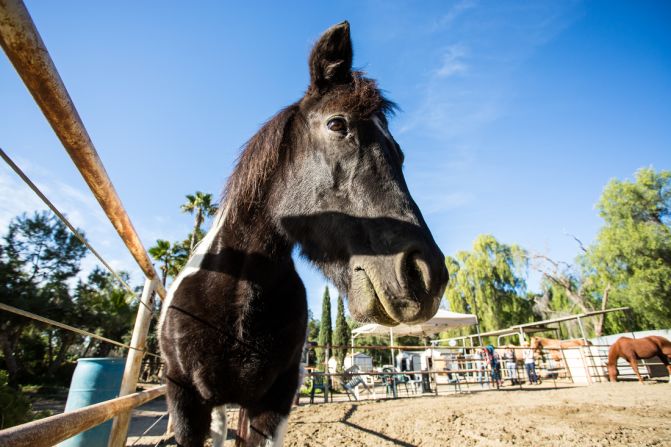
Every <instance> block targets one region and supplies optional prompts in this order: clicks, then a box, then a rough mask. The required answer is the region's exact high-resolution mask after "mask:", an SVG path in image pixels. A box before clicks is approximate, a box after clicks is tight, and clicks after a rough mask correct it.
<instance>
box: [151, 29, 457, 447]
mask: <svg viewBox="0 0 671 447" xmlns="http://www.w3.org/2000/svg"><path fill="white" fill-rule="evenodd" d="M309 66H310V76H311V79H310V86H309V88H308V90H307V92H306V93H305V95H304V96H303V97H302V98H301V99H300V100H299V101H298V102H296V103H294V104H292V105H290V106H289V107H287V108H285V109H284V110H282V111H281V112H279V113H278V114H277V115H275V116H274V117H273V118H272V119H271V120H270V121H268V122H267V123H266V124H265V125H264V126H263V127H262V128H261V130H259V132H258V133H257V134H256V135H254V136H253V137H252V138H251V140H249V142H248V143H247V144H246V146H245V148H244V150H243V152H242V154H241V155H240V159H239V161H238V164H237V166H236V168H235V170H234V172H233V174H232V175H231V177H230V179H229V181H228V184H227V186H226V191H225V195H224V199H223V203H222V204H221V206H220V212H219V213H218V215H217V216H216V218H215V222H214V224H213V227H212V229H211V230H210V231H209V232H208V234H207V235H206V236H205V238H204V239H203V241H202V242H201V243H200V244H199V245H198V247H197V248H196V250H195V252H194V254H193V256H192V257H191V259H190V260H189V262H188V264H187V266H186V267H185V269H184V270H183V271H182V273H181V274H180V275H179V276H178V277H177V278H176V280H175V281H174V284H173V285H172V287H171V288H170V292H169V295H168V298H167V300H166V302H165V303H164V309H163V311H162V315H161V322H162V324H161V328H160V343H161V352H162V354H163V358H164V359H165V363H166V378H167V382H168V405H169V410H170V414H171V416H172V419H173V427H174V432H175V437H176V440H177V442H178V443H179V444H180V445H183V446H200V445H202V444H203V442H204V440H205V437H206V436H207V433H208V430H209V429H210V426H212V433H213V438H214V440H215V445H220V444H223V439H224V438H225V436H226V421H225V413H224V411H223V408H224V407H223V405H225V404H228V403H234V404H239V405H240V407H241V408H244V409H245V412H246V414H247V415H248V418H249V427H248V429H247V432H248V437H247V439H246V440H245V441H244V442H246V444H247V445H253V446H257V445H281V444H282V437H283V434H284V431H285V429H286V423H287V418H288V415H289V411H290V409H291V405H292V401H293V399H294V396H295V393H296V391H297V388H298V386H299V375H300V373H299V368H300V367H299V362H300V357H301V350H302V347H303V343H304V340H305V333H306V323H307V321H306V320H307V304H306V298H305V289H304V287H303V284H302V282H301V280H300V278H299V277H298V275H297V273H296V270H295V268H294V263H293V261H292V259H291V252H292V249H293V247H294V246H296V245H298V246H299V247H300V249H301V251H302V254H303V256H305V257H306V258H307V259H309V260H310V261H311V262H312V263H314V264H315V265H316V266H317V267H318V268H319V269H320V270H321V271H322V272H323V273H324V274H325V275H326V276H327V277H328V278H329V279H330V280H331V281H333V283H334V284H335V285H336V287H337V288H338V290H339V291H340V293H342V294H343V295H346V296H347V297H348V299H349V309H350V312H351V314H352V316H353V317H354V318H355V319H358V320H361V321H374V322H378V323H382V324H386V325H390V326H393V325H396V324H398V323H401V322H403V323H415V322H421V321H424V320H427V319H429V318H430V317H432V316H433V315H434V314H435V312H436V310H437V309H438V304H439V302H440V298H441V296H442V294H443V291H444V289H445V285H446V284H447V279H448V275H447V270H446V268H445V264H444V257H443V254H442V253H441V252H440V250H439V249H438V247H437V246H436V244H435V242H434V240H433V238H432V236H431V233H430V232H429V229H428V228H427V226H426V223H425V222H424V219H423V218H422V215H421V214H420V211H419V209H418V208H417V205H416V204H415V202H414V201H413V199H412V197H410V193H409V192H408V188H407V186H406V184H405V180H404V178H403V172H402V165H403V152H402V151H401V148H400V147H399V145H398V144H397V143H396V141H395V140H394V138H393V137H392V136H391V134H390V133H389V129H388V127H387V116H388V115H389V114H390V113H391V112H392V111H393V104H392V103H390V102H389V101H387V100H386V99H385V98H384V97H383V96H382V94H381V93H380V91H379V90H378V88H377V84H376V83H375V82H374V81H373V80H370V79H367V78H365V77H363V75H362V74H361V73H358V72H355V71H352V43H351V41H350V33H349V24H348V23H347V22H343V23H341V24H339V25H335V26H333V27H331V28H330V29H328V30H327V31H326V32H325V33H324V34H323V35H322V36H321V38H320V39H319V40H318V42H317V43H316V44H315V46H314V48H313V49H312V52H311V54H310V58H309ZM211 414H212V415H213V417H214V419H213V418H212V416H211Z"/></svg>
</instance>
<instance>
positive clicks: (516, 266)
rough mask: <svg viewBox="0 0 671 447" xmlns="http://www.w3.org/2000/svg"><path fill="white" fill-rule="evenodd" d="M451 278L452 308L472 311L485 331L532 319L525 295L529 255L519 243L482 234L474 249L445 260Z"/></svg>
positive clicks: (449, 299) (447, 290)
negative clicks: (501, 240)
mask: <svg viewBox="0 0 671 447" xmlns="http://www.w3.org/2000/svg"><path fill="white" fill-rule="evenodd" d="M445 262H446V264H447V269H448V271H449V272H450V281H449V283H448V285H447V289H446V291H445V298H446V299H447V301H448V303H449V305H450V309H451V310H453V311H455V312H465V313H473V314H475V315H477V317H478V319H479V321H480V328H481V330H482V331H490V330H494V329H500V328H505V327H508V326H510V325H513V324H521V323H526V322H528V321H529V320H530V319H531V318H532V309H531V302H530V301H529V300H528V299H527V298H526V282H525V279H524V278H525V275H526V269H527V265H528V255H527V253H526V251H525V250H523V249H522V248H521V247H519V246H517V245H506V244H503V243H501V242H499V241H497V240H496V239H495V238H494V236H491V235H480V236H478V237H477V238H476V240H475V242H474V243H473V249H472V250H471V251H460V252H458V253H457V254H456V255H455V256H454V257H451V256H448V257H447V259H446V261H445Z"/></svg>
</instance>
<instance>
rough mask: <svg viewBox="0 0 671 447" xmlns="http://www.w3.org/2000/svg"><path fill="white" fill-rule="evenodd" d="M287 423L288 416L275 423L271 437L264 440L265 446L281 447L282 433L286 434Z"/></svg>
mask: <svg viewBox="0 0 671 447" xmlns="http://www.w3.org/2000/svg"><path fill="white" fill-rule="evenodd" d="M288 425H289V416H286V417H283V418H282V420H281V421H280V423H279V424H277V428H275V433H273V437H272V438H270V439H267V440H266V443H265V447H282V444H284V435H286V434H287V428H288Z"/></svg>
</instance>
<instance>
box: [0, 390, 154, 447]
mask: <svg viewBox="0 0 671 447" xmlns="http://www.w3.org/2000/svg"><path fill="white" fill-rule="evenodd" d="M166 389H167V388H166V386H165V385H161V386H158V387H156V388H152V389H150V390H147V391H141V392H139V393H135V394H130V395H128V396H124V397H117V398H116V399H111V400H108V401H105V402H100V403H99V404H95V405H90V406H88V407H85V408H80V409H78V410H75V411H71V412H68V413H61V414H57V415H55V416H49V417H48V418H44V419H40V420H37V421H33V422H28V423H27V424H23V425H18V426H16V427H12V428H8V429H6V430H0V447H9V446H11V447H48V446H52V445H55V444H58V443H59V442H61V441H64V440H66V439H68V438H71V437H72V436H74V435H76V434H78V433H81V432H83V431H84V430H88V429H89V428H91V427H95V426H96V425H99V424H102V423H103V422H105V421H106V420H108V419H111V418H113V417H114V416H115V415H117V414H119V413H121V412H124V411H130V410H131V409H133V408H135V407H138V406H140V405H142V404H144V403H145V402H149V401H150V400H152V399H156V398H157V397H159V396H162V395H164V394H165V392H166Z"/></svg>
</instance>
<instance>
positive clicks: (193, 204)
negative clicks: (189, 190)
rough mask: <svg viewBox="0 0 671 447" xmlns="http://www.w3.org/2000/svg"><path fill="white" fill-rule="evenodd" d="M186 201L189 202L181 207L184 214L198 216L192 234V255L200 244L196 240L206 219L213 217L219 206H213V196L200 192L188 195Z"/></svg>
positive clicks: (190, 248)
mask: <svg viewBox="0 0 671 447" xmlns="http://www.w3.org/2000/svg"><path fill="white" fill-rule="evenodd" d="M186 199H187V202H186V203H185V204H184V205H182V207H181V208H182V212H183V213H189V214H195V215H196V217H195V222H194V225H193V232H192V233H191V245H190V247H189V254H191V253H192V252H193V247H194V246H195V245H196V242H198V241H197V240H196V239H197V237H198V234H199V233H200V226H201V225H202V224H203V222H204V221H205V218H206V217H209V216H213V215H214V213H216V212H217V205H214V204H212V194H205V193H204V192H200V191H196V193H195V194H193V195H192V194H188V195H187V196H186Z"/></svg>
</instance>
